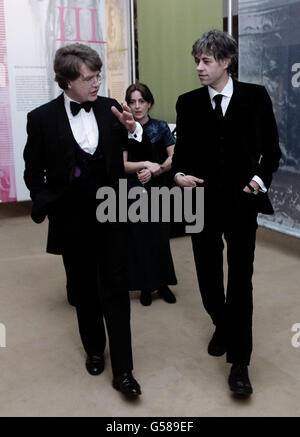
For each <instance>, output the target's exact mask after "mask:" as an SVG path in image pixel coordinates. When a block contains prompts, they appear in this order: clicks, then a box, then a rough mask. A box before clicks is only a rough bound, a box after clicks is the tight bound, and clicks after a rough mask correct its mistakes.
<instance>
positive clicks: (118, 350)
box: [63, 235, 133, 374]
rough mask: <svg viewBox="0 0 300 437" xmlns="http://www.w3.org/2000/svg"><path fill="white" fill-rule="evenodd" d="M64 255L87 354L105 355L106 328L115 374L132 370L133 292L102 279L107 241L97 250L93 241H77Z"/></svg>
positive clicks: (80, 331)
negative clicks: (130, 298)
mask: <svg viewBox="0 0 300 437" xmlns="http://www.w3.org/2000/svg"><path fill="white" fill-rule="evenodd" d="M94 238H95V235H94ZM98 241H101V240H98ZM99 251H101V253H98V252H99ZM63 256H64V262H65V264H66V265H67V268H68V274H69V278H70V279H71V284H72V296H73V298H75V299H76V312H77V319H78V327H79V333H80V337H81V341H82V344H83V347H84V349H85V351H86V353H87V354H88V355H102V354H103V353H104V349H105V346H106V334H105V325H106V329H107V333H108V339H109V348H110V358H111V365H112V370H113V373H114V374H118V373H120V372H124V371H128V370H132V368H133V363H132V348H131V331H130V300H129V292H128V290H126V289H122V290H121V289H119V290H111V289H110V288H109V286H108V285H107V283H106V281H103V280H102V275H103V274H105V272H104V270H105V268H106V267H105V266H106V262H107V260H106V259H105V257H106V251H105V244H103V240H102V241H101V245H99V246H98V248H97V250H96V248H93V244H91V241H86V242H80V243H79V244H78V240H77V242H76V247H73V248H72V246H71V245H70V247H69V248H68V249H66V250H65V251H64V253H63ZM104 320H105V325H104Z"/></svg>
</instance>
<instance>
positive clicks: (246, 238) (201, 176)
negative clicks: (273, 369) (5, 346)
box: [172, 30, 281, 396]
mask: <svg viewBox="0 0 300 437" xmlns="http://www.w3.org/2000/svg"><path fill="white" fill-rule="evenodd" d="M192 55H193V57H194V59H195V62H196V69H197V73H198V76H199V78H200V81H201V83H202V85H204V86H203V87H202V88H200V89H196V90H193V91H191V92H188V93H186V94H183V95H181V96H180V97H179V98H178V101H177V106H176V108H177V141H176V147H175V153H174V156H173V164H172V167H173V172H174V176H175V181H176V183H177V185H179V186H181V187H196V186H197V185H198V184H199V185H201V186H204V199H205V200H204V207H205V209H204V228H203V230H202V232H200V233H198V234H192V244H193V252H194V259H195V265H196V271H197V277H198V283H199V288H200V292H201V296H202V300H203V304H204V307H205V309H206V310H207V312H208V314H209V315H210V317H211V319H212V321H213V323H214V325H215V332H214V334H213V337H212V339H211V341H210V343H209V345H208V353H209V354H210V355H213V356H221V355H223V354H225V353H227V362H228V363H231V364H232V367H231V371H230V375H229V378H228V383H229V386H230V389H231V390H232V391H233V392H234V393H235V394H238V395H245V396H248V395H250V394H251V393H252V392H253V389H252V386H251V383H250V379H249V375H248V365H249V363H250V357H251V352H252V313H253V303H252V274H253V262H254V250H255V234H256V229H257V214H258V212H262V213H264V214H272V213H273V212H274V211H273V208H272V206H271V203H270V200H269V198H268V194H267V191H268V188H269V187H270V184H271V180H272V173H273V172H275V171H276V170H277V168H278V165H279V160H280V156H281V152H280V148H279V143H278V134H277V126H276V122H275V118H274V114H273V109H272V103H271V100H270V97H269V95H268V93H267V91H266V89H265V88H264V87H263V86H260V85H254V84H249V83H242V82H238V81H236V80H234V79H233V74H234V72H235V70H236V66H237V45H236V42H235V40H234V39H233V38H232V37H230V36H229V35H228V34H226V33H224V32H221V31H218V30H212V31H209V32H207V33H205V34H204V35H203V36H202V38H200V39H198V40H197V41H196V42H195V44H194V45H193V49H192ZM223 237H224V239H225V241H226V244H227V263H228V282H227V290H226V294H225V290H224V282H223V249H224V243H223Z"/></svg>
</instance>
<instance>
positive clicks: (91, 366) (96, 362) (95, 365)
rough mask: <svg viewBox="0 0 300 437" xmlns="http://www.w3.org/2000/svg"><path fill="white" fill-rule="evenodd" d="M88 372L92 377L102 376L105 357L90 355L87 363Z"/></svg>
mask: <svg viewBox="0 0 300 437" xmlns="http://www.w3.org/2000/svg"><path fill="white" fill-rule="evenodd" d="M85 367H86V370H87V371H88V372H89V374H90V375H100V373H102V372H103V370H104V357H103V355H102V356H98V355H88V356H87V358H86V362H85Z"/></svg>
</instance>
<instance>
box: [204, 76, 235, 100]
mask: <svg viewBox="0 0 300 437" xmlns="http://www.w3.org/2000/svg"><path fill="white" fill-rule="evenodd" d="M207 88H208V93H209V97H210V100H212V99H213V98H214V97H215V96H216V95H217V94H222V96H225V97H228V98H229V99H230V98H231V97H232V94H233V81H232V78H231V77H230V76H229V78H228V81H227V83H226V85H225V86H224V88H223V89H222V91H220V92H218V91H216V90H215V89H213V88H212V87H210V86H209V85H208V87H207Z"/></svg>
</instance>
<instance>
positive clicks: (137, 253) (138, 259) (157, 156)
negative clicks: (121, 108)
mask: <svg viewBox="0 0 300 437" xmlns="http://www.w3.org/2000/svg"><path fill="white" fill-rule="evenodd" d="M125 99H126V102H127V104H128V106H129V107H130V109H131V111H132V113H133V116H134V118H135V120H136V121H138V122H139V123H140V124H141V125H142V127H143V135H146V137H147V139H148V141H147V142H146V144H147V145H146V146H144V147H142V146H140V147H139V146H136V145H135V147H134V148H132V149H130V148H128V149H127V150H124V165H125V171H126V173H127V175H128V188H129V189H130V188H132V187H134V186H144V188H145V189H146V190H147V192H148V195H149V196H148V197H149V207H150V190H151V187H161V186H164V185H168V182H167V179H168V178H167V172H168V170H170V168H171V163H172V155H173V152H174V145H175V139H174V137H173V135H172V134H171V131H170V128H169V126H168V124H167V123H166V122H165V121H162V120H156V119H152V118H150V117H149V110H150V108H151V106H152V105H153V104H154V98H153V96H152V93H151V91H150V90H149V88H148V87H147V86H146V85H144V84H141V83H137V84H133V85H130V86H129V87H128V89H127V91H126V97H125ZM134 143H136V142H134ZM138 144H140V143H138ZM149 217H151V212H149ZM129 283H130V290H141V295H140V302H141V304H142V305H144V306H147V305H151V303H152V292H153V291H156V290H157V292H158V295H159V296H161V297H162V298H163V299H164V300H165V301H166V302H168V303H175V302H176V297H175V295H174V294H173V292H172V291H171V290H170V289H169V287H168V285H176V284H177V279H176V275H175V271H174V265H173V259H172V255H171V250H170V241H169V223H164V222H159V223H153V222H151V220H149V221H148V222H147V223H145V222H137V223H130V253H129Z"/></svg>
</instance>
